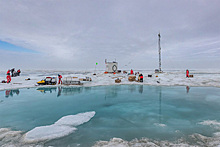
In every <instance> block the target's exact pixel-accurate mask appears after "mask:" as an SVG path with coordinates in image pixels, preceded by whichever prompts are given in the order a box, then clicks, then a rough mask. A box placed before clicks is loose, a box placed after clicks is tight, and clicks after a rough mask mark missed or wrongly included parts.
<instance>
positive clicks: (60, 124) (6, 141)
mask: <svg viewBox="0 0 220 147" xmlns="http://www.w3.org/2000/svg"><path fill="white" fill-rule="evenodd" d="M94 115H95V112H94V111H91V112H85V113H79V114H76V115H68V116H64V117H62V118H60V119H59V120H58V121H56V122H55V123H54V124H52V125H48V126H40V127H36V128H34V129H32V130H30V131H28V132H27V133H24V132H22V131H12V130H11V129H8V128H1V129H0V140H1V142H0V146H1V145H2V146H10V145H11V146H14V145H16V146H26V145H27V146H31V145H32V144H34V146H36V144H39V145H41V143H42V142H46V141H49V140H52V139H56V138H60V137H64V136H67V135H69V134H71V133H73V132H74V131H76V130H77V128H76V126H79V125H82V124H83V123H86V122H88V121H89V120H90V119H91V118H92V117H94Z"/></svg>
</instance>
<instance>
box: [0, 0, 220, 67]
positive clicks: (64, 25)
mask: <svg viewBox="0 0 220 147" xmlns="http://www.w3.org/2000/svg"><path fill="white" fill-rule="evenodd" d="M219 4H220V2H219V1H218V0H212V1H205V0H194V1H188V0H183V1H176V0H164V1H157V0H156V1H155V0H148V1H146V0H137V1H133V0H126V1H124V0H112V1H103V0H93V1H91V0H85V1H81V0H62V1H59V0H45V1H43V0H40V1H29V0H7V1H0V20H1V21H0V40H2V41H5V42H9V43H12V44H15V45H18V46H21V47H25V48H28V49H31V50H35V51H38V52H40V54H32V53H25V54H22V55H21V53H14V52H13V53H11V52H9V51H3V50H2V52H4V55H7V57H9V58H11V59H12V61H10V62H7V63H5V65H4V66H2V67H0V68H5V66H7V67H9V66H10V67H12V66H13V67H14V66H15V64H14V62H13V60H18V55H19V56H22V57H23V58H19V61H20V62H19V63H20V65H22V66H24V68H30V65H29V64H27V60H28V61H29V62H31V64H32V67H33V68H41V66H40V67H39V63H42V64H44V66H45V68H46V67H47V66H51V67H53V68H71V69H72V68H75V69H76V68H80V67H81V68H82V67H83V68H93V67H94V65H95V62H99V63H100V64H99V68H104V59H105V58H107V59H109V60H114V59H115V58H116V59H117V61H119V64H120V66H121V67H125V68H136V69H154V68H157V65H158V53H157V52H158V50H157V49H158V46H157V39H158V38H157V34H158V32H159V31H160V32H161V36H162V38H161V46H162V55H163V56H162V61H163V62H162V66H163V68H167V69H170V68H172V69H178V68H189V65H190V67H191V68H194V69H195V68H206V67H207V68H208V67H210V66H209V64H210V63H209V61H210V62H214V60H216V61H219V59H218V57H217V55H219V49H218V48H219V45H220V42H219V40H220V35H219V34H220V27H219V26H220V16H219V14H220V9H219ZM1 60H2V61H1V62H3V61H4V60H3V58H1ZM186 60H187V61H186ZM42 61H43V62H42ZM186 63H187V64H186ZM219 64H220V63H219V62H218V63H217V62H216V64H215V66H214V65H213V68H216V67H219ZM125 65H127V66H125Z"/></svg>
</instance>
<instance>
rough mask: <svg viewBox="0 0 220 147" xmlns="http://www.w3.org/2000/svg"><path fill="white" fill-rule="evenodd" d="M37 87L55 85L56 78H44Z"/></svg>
mask: <svg viewBox="0 0 220 147" xmlns="http://www.w3.org/2000/svg"><path fill="white" fill-rule="evenodd" d="M37 84H38V85H56V84H57V78H56V77H46V78H45V79H43V80H41V81H39V82H37Z"/></svg>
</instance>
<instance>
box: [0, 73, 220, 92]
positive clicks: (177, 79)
mask: <svg viewBox="0 0 220 147" xmlns="http://www.w3.org/2000/svg"><path fill="white" fill-rule="evenodd" d="M135 72H140V73H142V74H143V75H144V81H143V83H138V82H129V81H128V75H127V74H123V73H118V74H104V71H97V73H96V75H93V72H92V71H89V72H86V71H37V70H36V71H35V70H34V71H30V70H26V71H25V70H24V71H22V73H21V76H19V77H12V81H11V83H9V84H7V83H0V90H6V89H16V88H27V87H36V82H38V81H40V80H41V79H43V78H45V77H46V76H54V77H57V74H58V73H60V74H62V76H63V77H69V76H71V77H78V79H79V78H85V77H91V78H92V81H91V82H84V86H102V85H119V84H129V85H130V84H141V85H156V86H158V85H163V86H200V87H201V86H207V87H220V71H196V70H195V71H190V74H193V75H194V77H193V78H186V77H185V70H182V71H165V72H164V73H159V74H157V73H154V71H150V70H149V71H147V70H146V71H143V70H142V71H141V70H138V71H135ZM148 75H152V77H148ZM27 78H30V80H25V79H27ZM117 78H120V79H121V83H115V79H117ZM5 79H6V76H5V72H4V71H0V81H2V80H5ZM54 86H57V85H52V87H54ZM47 87H48V86H47Z"/></svg>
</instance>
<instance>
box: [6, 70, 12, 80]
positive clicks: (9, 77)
mask: <svg viewBox="0 0 220 147" xmlns="http://www.w3.org/2000/svg"><path fill="white" fill-rule="evenodd" d="M6 79H7V83H10V82H11V75H10V70H8V71H7V77H6Z"/></svg>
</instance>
